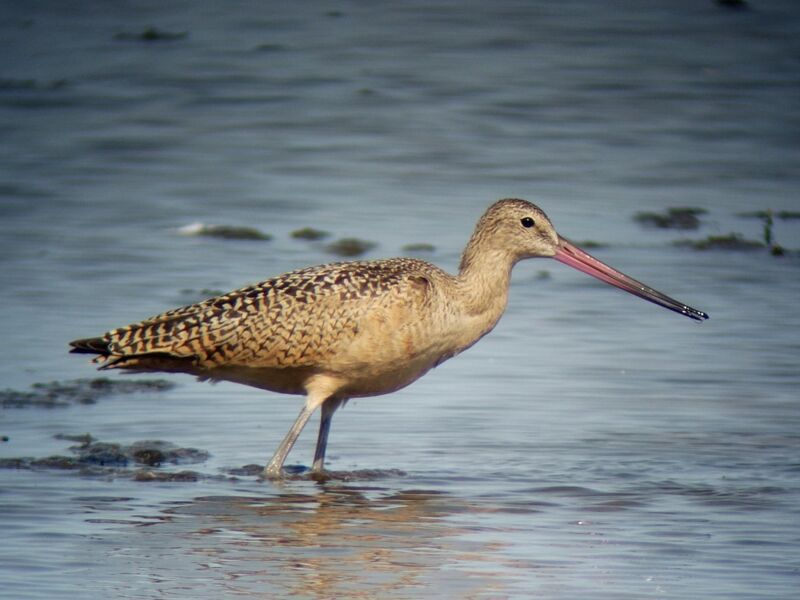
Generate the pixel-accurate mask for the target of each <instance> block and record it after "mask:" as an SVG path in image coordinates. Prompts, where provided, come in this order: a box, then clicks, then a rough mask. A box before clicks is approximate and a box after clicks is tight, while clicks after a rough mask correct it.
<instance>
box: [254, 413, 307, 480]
mask: <svg viewBox="0 0 800 600" xmlns="http://www.w3.org/2000/svg"><path fill="white" fill-rule="evenodd" d="M315 408H316V405H311V406H309V405H308V403H306V404H303V408H302V409H301V410H300V414H299V415H297V419H295V422H294V425H292V428H291V429H290V430H289V433H287V434H286V437H285V438H283V441H282V442H281V445H280V446H278V449H277V450H276V451H275V454H273V455H272V458H271V459H270V461H269V463H268V464H267V466H266V467H265V468H264V477H265V478H267V479H280V477H281V475H282V474H283V463H284V461H286V457H287V456H289V452H290V451H291V449H292V446H294V443H295V442H296V441H297V438H298V437H299V436H300V432H301V431H303V427H305V426H306V423H307V422H308V419H309V418H310V417H311V415H312V414H313V413H314V409H315Z"/></svg>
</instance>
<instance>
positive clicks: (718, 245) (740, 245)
mask: <svg viewBox="0 0 800 600" xmlns="http://www.w3.org/2000/svg"><path fill="white" fill-rule="evenodd" d="M675 245H676V246H683V247H688V248H692V249H694V250H739V251H741V250H762V249H764V248H765V247H766V246H765V245H764V244H762V243H761V242H757V241H755V240H748V239H746V238H745V237H743V236H742V235H741V234H739V233H729V234H727V235H710V236H708V237H707V238H704V239H702V240H677V241H676V242H675Z"/></svg>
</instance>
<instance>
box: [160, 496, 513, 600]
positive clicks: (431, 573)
mask: <svg viewBox="0 0 800 600" xmlns="http://www.w3.org/2000/svg"><path fill="white" fill-rule="evenodd" d="M474 508H476V507H468V506H464V505H463V503H460V502H458V501H454V499H453V498H452V497H450V496H449V495H446V494H442V493H439V492H430V491H423V490H407V491H399V492H398V491H392V492H388V491H385V490H381V489H380V488H373V487H357V488H356V487H347V486H331V485H326V486H324V487H322V488H317V489H314V490H312V491H310V492H309V491H305V492H293V491H288V490H287V491H284V492H283V493H279V494H278V495H275V496H271V497H241V496H239V497H236V496H234V497H231V496H227V497H205V498H199V499H197V500H196V501H194V502H193V503H191V504H187V505H184V506H181V507H179V508H176V509H172V510H171V511H170V512H172V513H173V514H174V516H175V517H176V521H177V522H181V521H182V522H184V523H186V520H185V517H190V516H191V517H192V519H191V522H192V523H193V525H194V526H193V527H191V528H190V529H189V530H188V531H186V533H187V534H188V535H189V536H190V537H191V538H194V539H193V541H192V543H191V544H190V547H191V552H192V553H193V554H195V556H194V558H195V560H197V558H198V554H199V555H200V559H201V561H202V560H208V561H209V562H213V563H214V565H215V567H216V568H217V569H218V568H220V566H222V568H224V569H225V570H226V574H225V578H226V580H227V582H228V585H227V587H228V588H229V589H230V591H236V592H237V593H240V594H244V595H248V594H253V595H255V596H259V595H263V594H267V595H268V596H269V595H270V594H273V595H274V594H286V595H295V594H296V595H298V596H299V597H304V598H305V597H310V598H332V597H337V598H339V597H341V598H393V597H409V595H410V596H411V597H414V596H416V595H418V594H422V591H421V590H422V589H423V588H426V587H428V586H430V585H431V584H432V583H435V584H436V585H437V587H441V586H444V587H445V588H446V589H453V591H454V593H455V594H456V596H457V597H463V598H469V597H472V596H473V595H475V594H481V593H483V594H485V593H486V592H487V591H498V590H497V589H496V587H494V586H495V585H496V583H493V582H492V578H491V574H490V573H489V572H488V571H491V567H489V565H484V568H482V569H481V575H480V576H476V574H475V573H472V574H470V576H469V577H467V576H466V575H467V574H466V573H464V572H461V571H459V570H458V569H455V568H450V567H452V565H453V564H455V563H457V562H459V563H461V564H464V563H481V562H490V561H489V559H488V556H489V555H491V554H492V551H493V550H496V549H497V548H496V547H494V548H493V546H494V544H492V543H486V544H483V543H478V542H475V543H473V542H469V541H466V540H465V539H464V538H463V537H462V536H461V534H462V533H464V530H463V529H462V528H460V527H459V526H456V525H455V524H454V523H453V522H448V517H449V516H452V515H454V514H455V513H459V512H462V511H464V510H468V511H469V510H472V509H474ZM181 517H184V518H181ZM198 521H199V522H198ZM198 540H202V543H198ZM487 567H488V568H487ZM415 590H416V592H415Z"/></svg>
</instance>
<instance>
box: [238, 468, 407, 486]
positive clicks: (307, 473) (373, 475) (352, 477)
mask: <svg viewBox="0 0 800 600" xmlns="http://www.w3.org/2000/svg"><path fill="white" fill-rule="evenodd" d="M263 470H264V467H263V466H262V465H245V466H244V467H241V468H236V469H229V470H228V471H227V473H228V474H230V475H234V476H240V475H248V476H254V477H258V478H262V477H263V475H262V474H263ZM405 476H406V473H405V471H401V470H400V469H357V470H355V471H328V470H325V471H323V472H322V473H314V472H312V471H311V469H310V468H309V467H305V466H303V465H288V466H286V467H284V469H283V477H281V478H280V479H277V480H276V482H277V483H280V482H281V481H316V482H317V483H327V482H350V481H379V480H381V479H391V478H395V477H405Z"/></svg>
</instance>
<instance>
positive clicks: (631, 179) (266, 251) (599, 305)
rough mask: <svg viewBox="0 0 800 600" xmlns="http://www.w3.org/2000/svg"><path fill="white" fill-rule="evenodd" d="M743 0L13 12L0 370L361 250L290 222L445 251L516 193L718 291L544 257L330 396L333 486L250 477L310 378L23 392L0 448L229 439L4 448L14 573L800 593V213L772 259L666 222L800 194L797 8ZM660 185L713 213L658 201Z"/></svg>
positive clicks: (10, 574) (436, 587) (56, 581)
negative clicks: (219, 229)
mask: <svg viewBox="0 0 800 600" xmlns="http://www.w3.org/2000/svg"><path fill="white" fill-rule="evenodd" d="M751 5H752V7H751V10H742V11H729V10H726V9H723V8H721V7H718V6H716V5H715V4H714V3H712V2H689V1H688V0H686V1H677V2H669V3H661V2H644V3H639V4H637V7H636V10H635V11H633V9H631V8H630V7H629V6H628V5H627V3H623V2H610V3H609V2H599V1H589V0H584V1H576V2H568V3H543V2H541V3H540V2H514V1H512V0H500V1H498V2H493V3H491V5H487V4H486V3H479V2H466V3H465V2H434V3H431V2H424V3H423V2H419V3H404V4H403V5H402V7H401V6H396V7H393V8H388V7H385V6H377V5H375V4H372V3H360V2H348V3H344V4H341V5H338V6H336V7H331V6H330V5H328V4H327V3H313V2H312V3H298V4H296V5H292V6H288V5H281V6H280V7H278V6H277V5H275V6H272V5H265V4H264V3H260V2H244V1H241V2H234V3H226V5H225V6H226V7H225V9H224V10H223V9H222V8H220V7H217V8H214V7H212V6H210V5H208V6H206V5H204V6H202V7H198V6H197V5H196V4H195V3H169V4H168V5H164V3H155V2H154V3H149V4H148V3H144V4H143V3H138V4H137V5H136V6H135V7H134V6H133V5H130V6H126V5H118V4H114V5H108V6H93V7H92V8H91V9H89V8H85V7H81V6H78V5H74V4H73V5H69V6H68V5H64V4H63V3H60V2H39V3H35V4H31V3H16V4H15V5H12V6H8V7H6V8H5V10H4V14H3V16H2V17H0V32H2V35H0V132H2V135H3V139H4V142H5V143H4V144H3V148H4V151H3V152H2V154H0V217H1V218H0V265H1V266H0V300H1V301H2V305H3V307H4V309H5V310H3V311H2V313H1V314H0V330H1V331H2V332H3V341H4V347H5V348H6V352H5V355H4V358H3V360H2V361H0V387H6V388H10V389H14V390H19V391H24V390H27V389H29V386H30V385H31V384H34V383H37V382H47V381H51V380H58V381H70V380H73V379H76V378H87V377H94V376H95V373H94V371H93V370H92V367H91V365H89V364H88V363H87V362H86V361H85V360H84V359H83V358H81V357H75V356H69V355H68V354H66V342H67V341H69V340H71V339H74V338H77V337H84V336H88V335H94V334H99V333H101V332H102V331H104V330H106V329H108V328H111V327H114V326H117V325H122V324H124V323H128V322H131V321H135V320H138V319H141V318H143V317H146V316H148V315H151V314H155V313H157V312H160V311H162V310H165V309H167V308H171V307H174V306H177V305H180V304H185V303H189V302H193V301H195V300H197V299H199V298H201V297H202V296H203V290H208V289H210V290H222V291H226V290H229V289H232V288H234V287H238V286H241V285H243V284H245V283H248V282H252V281H256V280H259V279H263V278H265V277H267V276H270V275H275V274H278V273H281V272H283V271H285V270H288V269H292V268H297V267H300V266H305V265H309V264H316V263H321V262H325V261H329V260H334V259H335V257H333V256H332V255H330V254H329V253H327V252H326V250H325V242H307V241H302V240H296V239H292V238H291V237H290V235H289V234H290V232H291V231H293V230H295V229H299V228H301V227H306V226H311V227H315V228H318V229H323V230H326V231H329V232H331V234H332V237H331V239H332V240H333V239H339V238H344V237H358V238H361V239H364V240H369V241H374V242H377V246H376V247H375V248H374V249H373V250H371V251H369V253H368V254H367V255H366V256H368V257H381V256H394V255H398V254H401V253H402V251H401V247H402V246H403V245H405V244H408V243H421V242H422V243H431V244H433V245H434V246H435V250H434V251H433V252H431V253H425V254H421V256H423V257H425V258H429V259H430V260H432V261H434V262H436V263H437V264H439V265H441V266H443V267H445V268H448V269H451V270H452V269H454V268H455V266H456V265H457V262H458V256H459V252H460V250H461V248H462V247H463V244H464V243H465V241H466V239H467V237H468V235H469V233H470V231H471V229H472V227H473V225H474V222H475V220H476V219H477V218H478V216H479V215H480V213H481V212H482V210H483V209H484V208H485V206H486V205H487V204H488V203H489V202H491V201H492V200H494V199H496V198H499V197H504V196H521V197H526V198H529V199H531V200H535V201H537V202H538V203H539V204H540V205H541V206H542V207H543V208H544V209H545V210H546V211H547V212H548V214H549V215H550V217H551V218H552V219H553V221H554V222H555V224H556V226H557V227H558V228H559V230H560V231H561V233H562V234H564V235H566V236H568V237H570V238H572V239H574V240H576V241H580V240H594V241H598V242H602V243H604V244H606V246H605V247H604V248H601V249H598V250H596V251H594V252H595V253H596V254H597V255H598V256H599V257H600V258H601V259H602V260H604V261H607V262H608V263H610V264H612V265H614V266H616V267H618V268H620V269H622V270H623V271H625V272H627V273H630V274H631V275H633V276H635V277H637V278H640V279H641V280H643V281H645V282H647V283H648V284H650V285H653V286H654V287H656V288H658V289H661V290H663V291H664V292H666V293H668V294H670V295H673V296H675V297H677V298H680V299H681V300H683V301H685V302H688V303H689V304H691V305H693V306H696V307H698V308H700V309H702V310H705V311H707V312H708V313H709V314H710V315H711V320H709V321H708V322H705V323H703V324H697V323H693V322H691V321H689V320H688V319H682V318H680V317H679V316H677V315H675V314H673V313H669V312H667V311H664V310H662V309H659V308H657V307H654V306H653V305H650V304H647V303H644V302H641V301H639V300H637V299H635V298H632V297H629V296H625V295H623V294H621V293H619V292H617V291H614V290H611V289H605V288H604V287H603V286H602V285H601V284H599V283H598V282H596V281H594V280H590V279H589V278H587V277H585V276H584V275H582V274H579V273H577V272H572V271H570V270H568V269H566V268H565V267H563V266H561V265H557V264H555V263H552V262H550V261H545V260H540V261H528V262H527V263H524V264H520V265H519V266H518V267H517V268H516V269H515V273H514V281H513V284H512V294H511V300H510V303H509V309H508V311H507V314H506V315H505V317H504V318H503V320H502V321H501V323H500V324H499V325H498V327H497V329H496V330H495V331H494V332H493V333H492V334H491V335H490V336H488V337H487V338H485V339H484V340H482V341H481V342H480V343H479V344H478V345H477V346H475V347H474V348H472V349H471V350H469V351H468V352H466V353H465V354H464V355H462V356H460V357H457V358H456V359H454V360H452V361H449V362H447V363H445V364H444V365H442V366H441V367H439V368H438V369H436V370H435V371H434V372H432V373H430V374H429V375H427V376H426V377H425V378H423V379H422V380H420V381H418V382H417V383H415V384H414V385H413V386H411V387H409V388H407V389H405V390H401V391H400V392H397V393H395V394H392V395H390V396H386V397H382V398H373V399H362V400H356V401H351V402H350V403H349V404H348V406H347V407H346V408H345V409H343V410H342V411H340V412H339V413H337V416H336V418H335V420H334V426H333V430H332V435H331V442H330V448H329V454H330V457H329V458H330V462H329V466H330V468H331V469H332V470H333V471H334V472H335V473H336V474H338V476H336V477H334V478H333V479H331V480H330V481H328V482H325V483H315V482H312V481H309V480H306V479H304V478H302V477H301V478H297V479H293V480H290V481H286V482H284V483H282V484H273V483H266V482H263V481H260V480H259V479H258V478H257V477H255V476H253V475H247V474H241V473H243V472H244V473H247V471H240V470H238V469H240V468H241V467H243V466H245V465H248V464H254V463H259V464H263V463H264V462H265V460H266V459H267V458H268V456H269V455H270V453H271V452H272V451H273V450H274V448H275V446H276V445H277V443H278V442H279V440H280V439H281V438H282V436H283V435H284V433H285V431H286V429H288V427H289V425H290V424H291V422H292V420H293V419H294V417H295V415H296V412H297V410H299V407H300V400H299V399H296V398H291V397H288V396H279V395H275V394H266V393H263V392H259V391H257V390H253V389H249V388H245V387H241V386H236V385H233V384H224V383H223V384H218V385H214V386H212V385H208V384H202V383H197V382H194V381H193V380H191V379H190V378H187V377H172V378H170V380H171V381H175V382H176V383H177V384H178V385H177V386H176V387H175V388H173V389H167V390H162V391H146V390H145V391H141V392H138V393H132V394H122V393H120V394H111V395H108V396H104V397H102V398H98V399H97V401H96V402H95V403H89V404H84V403H80V402H70V403H69V404H68V406H64V407H56V408H49V409H47V408H40V407H39V408H37V407H29V408H10V407H9V408H2V409H0V410H2V412H0V415H2V420H0V435H4V436H7V437H8V441H5V442H2V443H0V459H8V458H20V457H31V458H34V459H36V458H45V457H48V456H51V455H62V456H73V454H72V453H71V451H70V450H69V447H70V446H72V445H74V444H75V442H70V441H68V440H64V439H58V438H56V437H55V436H57V435H58V434H68V435H78V434H83V433H87V432H88V433H90V434H91V435H92V436H93V437H94V438H95V439H97V440H99V441H101V442H111V443H118V444H123V445H130V444H133V443H134V442H137V441H141V440H166V441H168V442H171V443H173V444H175V445H176V446H180V447H187V448H197V449H200V450H203V451H207V452H209V453H210V457H209V458H208V459H207V460H206V461H204V462H202V463H199V464H179V465H165V466H163V467H159V468H153V469H151V471H152V472H154V473H171V472H178V471H184V470H188V471H191V472H192V473H193V474H194V476H193V478H194V481H172V482H158V481H140V480H137V479H136V478H135V477H134V476H133V475H132V473H134V472H135V471H137V470H140V469H142V468H143V467H141V466H135V465H128V466H127V467H125V468H124V469H116V468H113V467H112V468H109V469H106V470H103V469H100V470H98V469H94V470H93V469H73V470H60V469H54V468H42V467H40V468H33V469H1V470H0V506H2V510H0V531H2V533H3V540H4V543H3V544H2V545H0V596H2V597H8V598H15V599H18V598H54V597H60V598H98V597H104V598H128V597H136V598H164V597H169V598H220V597H245V598H247V597H270V598H288V597H299V598H334V597H347V598H420V597H457V598H482V599H483V598H492V599H494V598H526V597H531V596H538V597H546V598H585V597H587V596H589V595H591V596H592V597H603V598H614V599H621V598H643V597H662V598H663V597H666V598H725V599H731V598H747V599H751V598H759V597H765V598H766V597H769V598H794V596H795V594H796V589H797V587H798V583H800V558H798V557H800V553H799V552H798V550H799V549H800V526H798V523H800V518H798V517H800V514H799V513H800V509H798V506H800V460H798V458H797V456H798V449H800V434H798V432H800V410H799V409H798V396H797V389H798V384H799V383H800V375H799V374H798V356H799V355H800V338H798V334H797V332H798V330H799V329H798V325H800V323H798V312H797V310H796V298H798V297H800V277H798V274H800V259H799V258H798V253H797V250H798V249H800V235H798V234H800V227H799V226H798V221H796V220H788V221H782V220H776V222H775V228H774V235H775V237H776V239H777V241H778V242H779V243H780V244H782V245H783V246H785V247H786V248H787V249H789V250H790V251H789V253H788V254H787V255H786V256H784V257H782V258H775V257H771V256H769V255H768V254H767V252H766V251H755V252H740V253H737V252H721V251H720V252H713V251H709V252H697V251H693V250H691V249H689V248H684V247H676V246H673V245H672V242H673V241H675V240H677V239H680V238H683V237H691V238H701V237H705V236H707V235H712V234H725V233H728V232H730V231H738V232H741V233H742V234H743V235H745V236H746V237H748V238H751V239H760V238H761V235H762V230H761V228H762V224H761V223H760V222H759V221H758V220H755V219H747V218H743V217H740V216H738V214H739V213H740V212H743V211H752V210H764V209H773V210H776V211H779V210H788V211H797V210H798V209H800V205H798V199H797V190H798V184H800V176H798V173H800V144H798V140H799V139H800V137H798V125H800V123H798V117H797V115H798V114H800V113H798V98H800V94H798V91H800V90H799V89H798V88H800V79H798V77H797V73H798V66H799V63H800V61H798V56H800V54H799V53H798V50H800V42H798V40H800V35H798V29H800V9H799V8H798V7H797V6H796V3H795V2H791V1H789V0H785V1H774V2H755V1H753V2H751ZM149 26H152V27H155V28H156V29H158V30H160V31H162V32H165V33H182V32H187V33H188V35H187V36H185V37H178V38H176V39H172V40H161V41H150V42H146V41H141V40H137V39H136V37H137V36H138V35H139V34H141V33H142V32H144V31H145V30H146V28H147V27H149ZM118 34H123V35H121V36H118ZM117 36H118V37H117ZM670 206H695V207H699V208H704V209H706V210H707V211H708V213H707V214H706V215H704V216H702V217H701V220H702V223H703V225H702V227H701V229H699V230H698V231H696V232H693V231H689V232H680V231H673V230H653V229H645V228H642V227H640V226H639V225H637V224H636V223H635V222H634V221H633V220H632V216H633V214H634V213H635V212H636V211H639V210H656V211H661V210H664V209H665V208H667V207H670ZM193 223H205V224H210V225H214V224H217V225H232V226H249V227H256V228H258V229H260V230H262V231H264V232H266V233H269V234H271V235H272V236H273V239H272V240H271V241H267V242H256V241H235V240H220V239H214V238H209V237H188V236H185V235H180V234H179V232H178V230H179V229H180V228H181V227H185V226H187V225H191V224H193ZM112 378H115V379H120V378H122V379H124V376H122V375H116V374H114V375H112ZM310 429H312V428H310ZM314 437H315V436H314V435H313V432H312V431H308V432H306V434H305V436H303V437H302V438H301V440H300V442H299V443H298V446H297V448H296V449H295V450H294V451H293V453H292V454H291V456H290V458H289V462H290V463H292V464H294V465H308V464H309V461H310V460H311V456H312V454H313V441H314ZM236 473H238V474H236ZM141 478H142V477H139V479H141Z"/></svg>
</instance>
